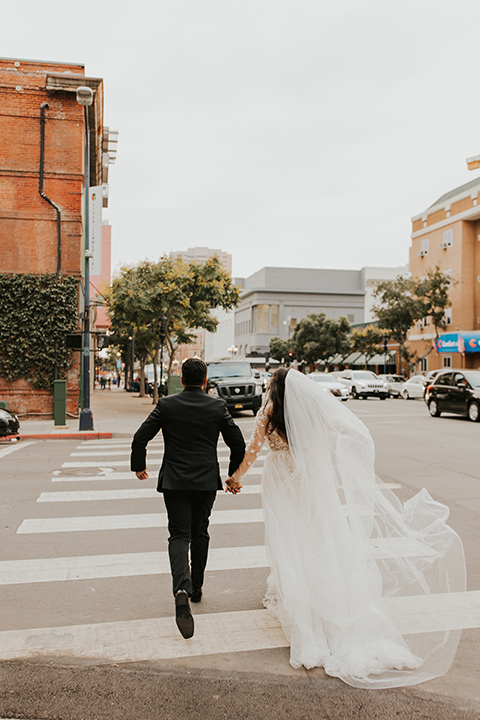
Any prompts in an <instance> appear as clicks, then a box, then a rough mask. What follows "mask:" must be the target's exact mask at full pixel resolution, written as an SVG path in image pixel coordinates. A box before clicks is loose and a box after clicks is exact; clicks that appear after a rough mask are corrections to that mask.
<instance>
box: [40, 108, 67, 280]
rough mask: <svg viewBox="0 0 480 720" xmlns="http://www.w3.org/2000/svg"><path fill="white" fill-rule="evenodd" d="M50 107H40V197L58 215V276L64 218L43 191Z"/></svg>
mask: <svg viewBox="0 0 480 720" xmlns="http://www.w3.org/2000/svg"><path fill="white" fill-rule="evenodd" d="M48 108H49V105H48V103H46V102H43V103H42V104H41V105H40V177H39V183H38V192H39V193H40V196H41V197H42V198H43V199H44V200H46V202H48V203H49V204H50V205H51V206H52V207H53V208H55V211H56V213H57V275H60V272H61V267H62V216H61V213H60V208H59V207H58V205H56V204H55V203H54V202H53V200H51V199H50V198H49V197H47V195H46V194H45V193H44V191H43V170H44V165H45V122H46V120H45V110H48Z"/></svg>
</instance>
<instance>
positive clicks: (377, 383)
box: [338, 370, 389, 400]
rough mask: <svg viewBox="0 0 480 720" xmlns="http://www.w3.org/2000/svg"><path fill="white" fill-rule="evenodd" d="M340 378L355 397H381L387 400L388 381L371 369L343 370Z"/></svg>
mask: <svg viewBox="0 0 480 720" xmlns="http://www.w3.org/2000/svg"><path fill="white" fill-rule="evenodd" d="M338 379H339V380H341V381H342V382H343V383H345V385H347V387H349V388H350V394H351V396H352V397H354V398H367V397H379V398H380V399H381V400H385V399H386V398H387V397H388V395H389V390H388V385H387V383H386V382H384V381H383V380H380V378H379V377H378V375H375V373H374V372H371V371H370V370H343V371H342V372H341V373H340V375H339V376H338Z"/></svg>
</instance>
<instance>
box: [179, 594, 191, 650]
mask: <svg viewBox="0 0 480 720" xmlns="http://www.w3.org/2000/svg"><path fill="white" fill-rule="evenodd" d="M175 621H176V623H177V627H178V629H179V630H180V632H181V634H182V635H183V637H184V638H185V639H188V638H191V637H192V635H193V631H194V623H193V615H192V613H191V612H190V603H189V602H188V593H187V591H186V590H178V591H177V592H176V593H175Z"/></svg>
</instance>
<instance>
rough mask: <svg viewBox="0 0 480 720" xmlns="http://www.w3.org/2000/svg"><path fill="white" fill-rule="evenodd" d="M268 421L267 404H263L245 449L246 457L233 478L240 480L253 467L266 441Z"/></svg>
mask: <svg viewBox="0 0 480 720" xmlns="http://www.w3.org/2000/svg"><path fill="white" fill-rule="evenodd" d="M267 423H268V413H267V411H266V409H265V406H263V407H262V408H260V410H259V411H258V413H257V417H256V420H255V427H254V429H253V433H252V437H251V438H250V442H249V443H248V447H247V449H246V451H245V457H244V459H243V461H242V463H241V465H240V467H238V468H237V469H236V470H235V472H234V473H233V475H232V478H233V479H234V480H240V479H241V478H242V477H243V476H244V475H245V473H246V472H247V471H248V470H249V469H250V468H251V467H252V465H253V464H254V462H255V460H256V459H257V455H258V453H259V452H260V450H261V449H262V446H263V443H264V442H265V431H266V429H267Z"/></svg>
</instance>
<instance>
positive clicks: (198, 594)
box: [190, 588, 202, 603]
mask: <svg viewBox="0 0 480 720" xmlns="http://www.w3.org/2000/svg"><path fill="white" fill-rule="evenodd" d="M201 599H202V588H195V589H194V590H193V592H192V596H191V598H190V600H191V601H192V602H194V603H197V602H200V600H201Z"/></svg>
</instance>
